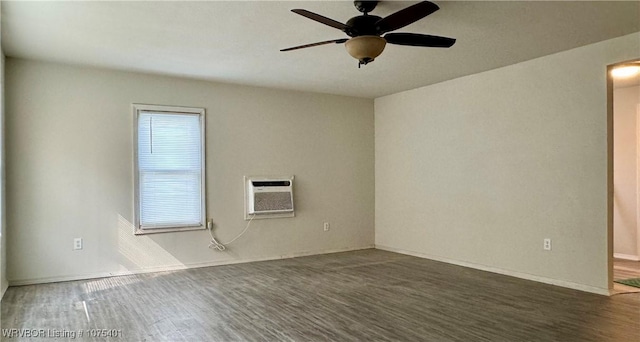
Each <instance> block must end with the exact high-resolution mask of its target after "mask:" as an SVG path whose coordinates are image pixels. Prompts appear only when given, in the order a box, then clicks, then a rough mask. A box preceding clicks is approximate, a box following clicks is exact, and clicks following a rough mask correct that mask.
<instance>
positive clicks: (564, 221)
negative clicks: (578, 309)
mask: <svg viewBox="0 0 640 342" xmlns="http://www.w3.org/2000/svg"><path fill="white" fill-rule="evenodd" d="M638 55H640V34H639V33H636V34H633V35H628V36H624V37H620V38H617V39H612V40H608V41H604V42H600V43H597V44H593V45H589V46H585V47H581V48H577V49H573V50H569V51H565V52H561V53H558V54H554V55H550V56H546V57H542V58H538V59H535V60H531V61H527V62H524V63H519V64H516V65H512V66H508V67H504V68H500V69H496V70H492V71H488V72H484V73H480V74H476V75H472V76H468V77H463V78H459V79H455V80H451V81H448V82H443V83H440V84H436V85H432V86H427V87H423V88H419V89H414V90H410V91H406V92H402V93H398V94H395V95H390V96H386V97H382V98H378V99H376V100H375V145H376V155H375V164H376V170H375V172H376V173H375V178H376V210H375V213H376V246H378V247H381V248H387V249H392V250H398V251H404V252H407V253H413V254H417V255H423V256H427V257H431V258H434V259H439V260H445V261H449V262H454V263H459V264H465V265H469V266H473V267H478V268H484V269H488V270H492V271H496V272H501V273H507V274H512V275H516V276H520V277H523V278H530V279H536V280H540V281H544V282H549V283H555V284H559V285H563V286H569V287H574V288H581V289H584V290H587V291H593V292H598V293H606V292H607V288H608V275H607V262H608V254H609V250H608V245H607V92H606V67H607V65H609V64H612V63H616V62H620V61H624V60H629V59H633V58H637V57H638ZM544 238H551V239H552V241H553V250H552V251H544V250H543V248H542V241H543V239H544Z"/></svg>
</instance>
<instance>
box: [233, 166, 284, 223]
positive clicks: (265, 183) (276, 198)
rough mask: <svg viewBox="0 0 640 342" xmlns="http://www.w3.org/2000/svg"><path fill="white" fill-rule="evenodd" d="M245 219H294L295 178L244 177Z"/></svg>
mask: <svg viewBox="0 0 640 342" xmlns="http://www.w3.org/2000/svg"><path fill="white" fill-rule="evenodd" d="M244 188H245V219H251V218H252V217H253V218H254V219H258V218H277V217H293V216H295V214H294V210H293V176H287V177H247V176H245V177H244Z"/></svg>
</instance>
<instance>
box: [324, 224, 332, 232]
mask: <svg viewBox="0 0 640 342" xmlns="http://www.w3.org/2000/svg"><path fill="white" fill-rule="evenodd" d="M329 229H331V225H329V222H325V223H324V231H325V232H328V231H329Z"/></svg>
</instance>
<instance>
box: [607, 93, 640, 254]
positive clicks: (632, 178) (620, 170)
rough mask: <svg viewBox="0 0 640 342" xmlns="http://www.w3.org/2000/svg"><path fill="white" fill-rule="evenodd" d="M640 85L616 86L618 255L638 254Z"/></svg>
mask: <svg viewBox="0 0 640 342" xmlns="http://www.w3.org/2000/svg"><path fill="white" fill-rule="evenodd" d="M639 104H640V87H627V88H620V89H616V90H615V91H614V93H613V115H614V119H613V120H614V121H613V123H614V145H613V146H614V151H613V156H614V178H613V179H614V202H613V203H614V216H613V223H614V225H613V236H614V241H613V248H614V249H613V251H614V253H616V255H617V256H621V257H627V258H635V259H637V258H638V255H640V254H638V253H639V252H640V251H639V250H638V224H637V217H638V210H637V208H638V205H637V198H638V191H637V189H638V187H637V179H638V170H637V158H638V157H637V155H638V154H637V145H638V141H637V130H638V127H637V123H636V118H637V114H636V111H637V106H638V105H639Z"/></svg>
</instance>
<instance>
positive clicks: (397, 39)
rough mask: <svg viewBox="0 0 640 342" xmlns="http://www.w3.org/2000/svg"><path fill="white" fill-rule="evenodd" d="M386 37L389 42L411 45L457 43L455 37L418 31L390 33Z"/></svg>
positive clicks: (429, 45)
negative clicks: (431, 34)
mask: <svg viewBox="0 0 640 342" xmlns="http://www.w3.org/2000/svg"><path fill="white" fill-rule="evenodd" d="M384 39H385V40H386V41H387V43H389V44H398V45H411V46H427V47H441V48H448V47H451V46H452V45H453V44H455V42H456V40H455V39H453V38H447V37H440V36H430V35H427V34H417V33H388V34H386V35H385V36H384Z"/></svg>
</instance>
